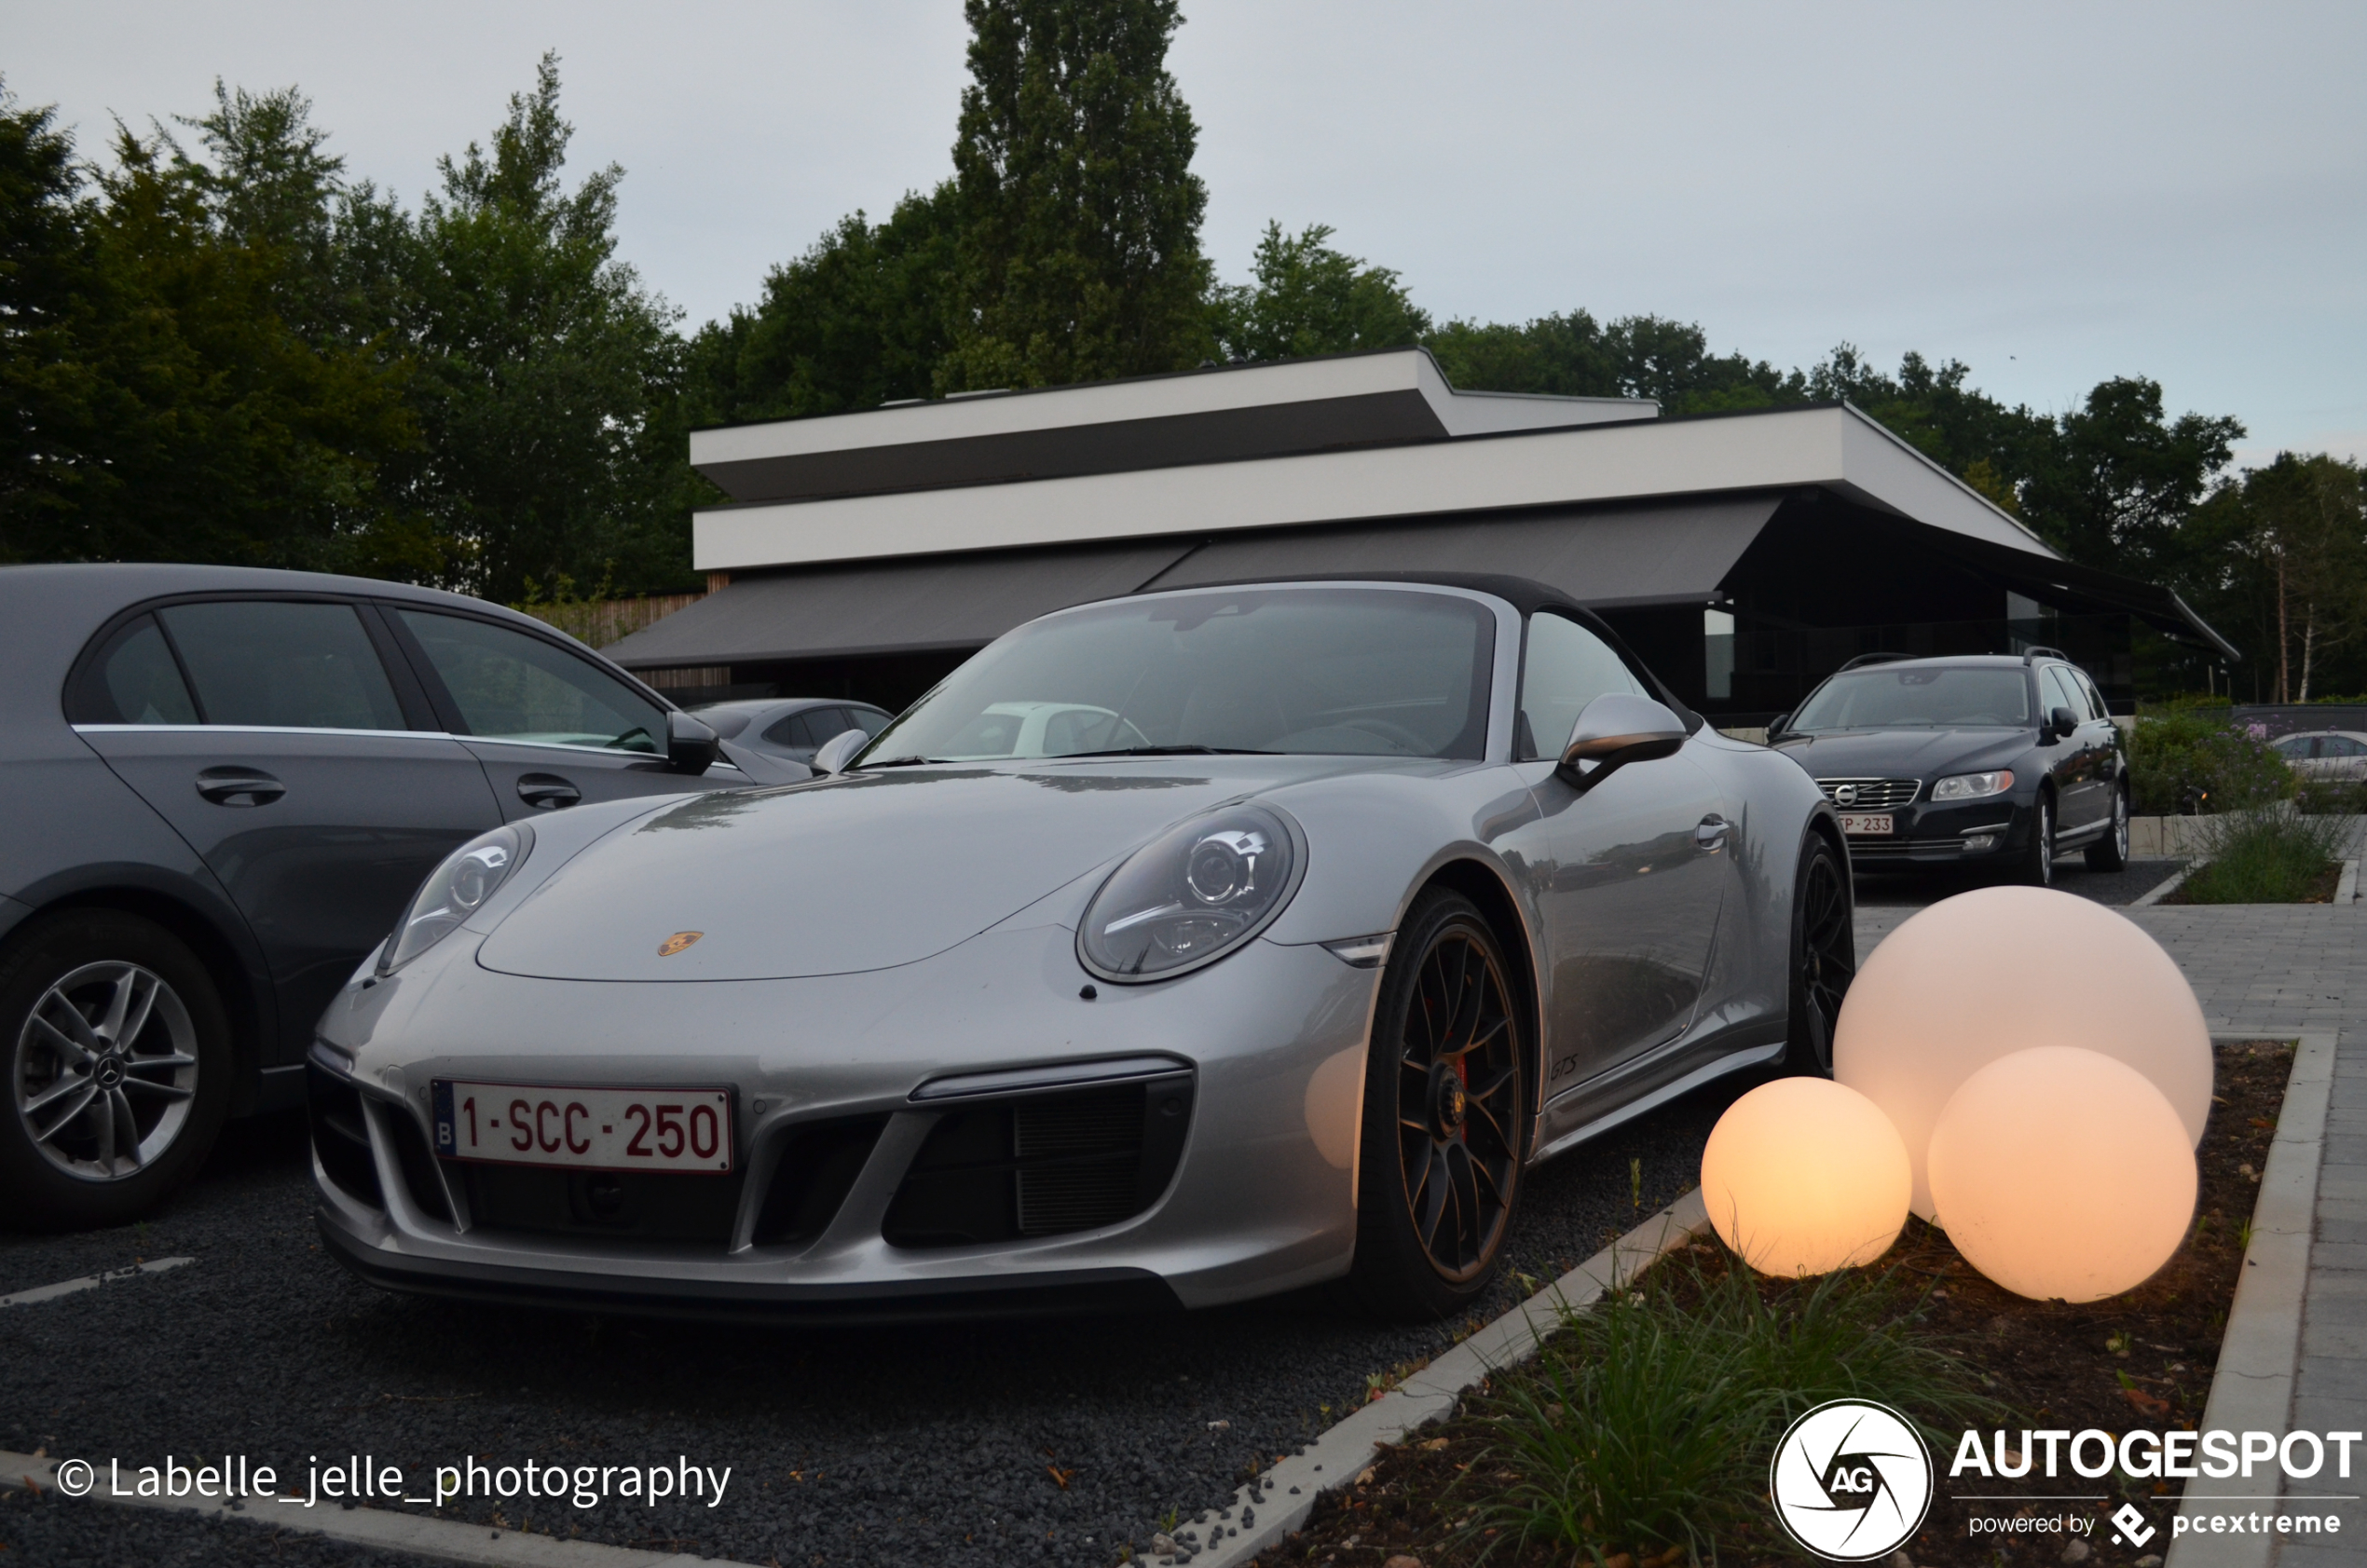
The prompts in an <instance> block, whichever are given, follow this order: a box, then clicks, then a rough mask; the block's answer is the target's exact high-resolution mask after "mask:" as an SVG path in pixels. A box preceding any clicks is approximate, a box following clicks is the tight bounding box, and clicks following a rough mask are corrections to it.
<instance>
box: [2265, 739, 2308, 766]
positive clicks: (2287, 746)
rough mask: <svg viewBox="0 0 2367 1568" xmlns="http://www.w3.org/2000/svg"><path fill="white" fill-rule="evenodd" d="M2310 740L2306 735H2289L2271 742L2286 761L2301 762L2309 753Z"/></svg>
mask: <svg viewBox="0 0 2367 1568" xmlns="http://www.w3.org/2000/svg"><path fill="white" fill-rule="evenodd" d="M2309 740H2310V738H2309V737H2308V736H2306V735H2288V736H2286V737H2285V738H2284V739H2283V740H2281V741H2274V742H2271V743H2270V744H2272V745H2273V746H2275V747H2276V749H2277V751H2278V754H2279V755H2281V756H2282V757H2284V758H2285V760H2286V761H2288V762H2299V761H2300V760H2301V759H2302V758H2304V757H2307V756H2308V755H2309Z"/></svg>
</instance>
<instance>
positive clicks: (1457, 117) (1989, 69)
mask: <svg viewBox="0 0 2367 1568" xmlns="http://www.w3.org/2000/svg"><path fill="white" fill-rule="evenodd" d="M1185 14H1186V17H1187V19H1188V20H1187V23H1186V25H1185V26H1184V28H1183V31H1182V33H1181V34H1180V35H1179V37H1178V40H1177V43H1176V47H1175V49H1174V52H1173V53H1172V55H1171V56H1170V63H1171V65H1172V67H1173V69H1174V71H1175V74H1176V76H1177V78H1178V79H1179V80H1180V82H1181V83H1182V85H1183V93H1184V96H1185V98H1186V99H1187V100H1188V101H1189V102H1190V103H1191V105H1192V108H1193V111H1194V113H1195V114H1196V116H1197V118H1198V121H1199V126H1200V151H1199V157H1198V160H1197V169H1198V171H1199V173H1200V175H1201V177H1202V178H1203V179H1205V180H1206V181H1207V183H1208V186H1209V191H1210V203H1209V220H1208V227H1207V230H1206V234H1205V243H1206V245H1207V248H1208V250H1209V252H1211V254H1212V255H1213V256H1214V257H1215V259H1216V262H1217V266H1218V268H1219V270H1220V272H1221V273H1222V274H1224V275H1225V276H1226V277H1228V278H1234V279H1238V278H1240V277H1243V276H1244V275H1246V273H1247V270H1248V264H1249V257H1250V252H1251V248H1252V245H1253V244H1254V242H1255V240H1256V237H1257V234H1258V232H1259V230H1260V229H1261V228H1262V227H1263V226H1264V225H1265V223H1266V220H1267V219H1268V218H1278V219H1279V220H1281V222H1282V223H1283V224H1284V225H1288V226H1291V227H1296V226H1298V225H1303V224H1307V223H1313V222H1320V223H1327V224H1330V225H1333V226H1334V228H1336V229H1337V230H1338V231H1339V233H1338V238H1337V239H1335V241H1334V243H1336V244H1338V245H1340V246H1342V247H1343V248H1344V249H1347V250H1348V251H1349V252H1352V253H1354V254H1358V255H1361V256H1364V257H1367V258H1369V259H1371V260H1373V261H1375V262H1379V263H1382V264H1384V265H1387V266H1393V267H1395V268H1397V269H1398V270H1399V271H1400V272H1402V274H1403V275H1404V279H1405V281H1406V283H1407V284H1408V285H1409V286H1410V288H1411V289H1412V292H1413V294H1414V297H1415V299H1416V301H1417V302H1418V303H1420V304H1421V305H1422V306H1424V307H1426V308H1428V309H1429V310H1430V311H1431V312H1432V313H1433V314H1434V315H1436V316H1438V317H1440V318H1442V319H1443V318H1447V317H1453V316H1464V317H1471V318H1475V319H1479V320H1526V319H1527V318H1529V317H1531V316H1535V315H1538V314H1540V313H1542V312H1546V311H1553V310H1567V309H1572V308H1576V307H1585V308H1587V309H1590V310H1592V311H1594V313H1595V314H1596V315H1597V316H1602V317H1608V316H1615V315H1620V314H1625V313H1629V312H1651V313H1655V314H1660V315H1664V316H1674V317H1678V318H1681V319H1684V320H1695V321H1698V322H1700V323H1701V325H1702V326H1703V328H1704V329H1705V330H1706V331H1707V332H1708V334H1709V338H1710V342H1711V345H1712V347H1713V348H1717V349H1719V350H1726V349H1733V348H1739V349H1742V350H1744V351H1745V352H1747V353H1749V354H1750V355H1752V356H1753V357H1755V358H1764V359H1770V360H1772V361H1775V362H1776V363H1778V364H1780V365H1794V364H1799V365H1806V364H1810V363H1813V361H1816V360H1817V359H1819V358H1820V357H1822V356H1823V354H1824V353H1825V352H1826V351H1827V349H1829V348H1831V347H1832V346H1833V345H1834V344H1836V343H1837V342H1840V341H1841V340H1843V339H1847V340H1849V341H1851V342H1854V343H1855V344H1856V345H1858V346H1859V348H1862V349H1864V350H1865V351H1867V352H1868V354H1869V355H1871V356H1872V357H1873V358H1874V359H1875V360H1876V361H1878V362H1881V363H1882V364H1884V365H1886V366H1888V365H1895V362H1896V361H1897V358H1898V356H1899V354H1900V353H1901V352H1903V351H1904V350H1906V349H1909V348H1920V349H1922V351H1923V352H1924V353H1925V354H1927V355H1929V356H1931V357H1933V358H1935V359H1943V358H1948V357H1950V356H1953V357H1955V358H1958V359H1962V360H1964V361H1967V362H1968V363H1970V364H1971V365H1972V367H1973V379H1974V381H1975V383H1976V384H1977V385H1978V386H1980V387H1982V388H1984V389H1987V390H1989V391H1990V392H1991V393H1992V394H1995V395H1997V396H2000V397H2003V398H2004V399H2007V400H2009V401H2013V402H2030V403H2032V405H2034V406H2036V407H2038V408H2041V409H2044V410H2048V411H2054V410H2059V409H2062V408H2064V407H2067V406H2070V405H2072V404H2073V403H2074V402H2076V401H2077V400H2078V399H2079V398H2080V397H2081V396H2082V395H2083V394H2084V393H2085V392H2086V391H2087V389H2088V388H2089V387H2090V386H2092V385H2093V384H2094V383H2095V382H2097V381H2098V380H2100V379H2101V378H2102V377H2105V376H2108V375H2151V376H2154V377H2155V378H2157V379H2159V380H2160V381H2161V382H2162V383H2163V384H2164V385H2165V387H2166V389H2167V392H2168V398H2169V405H2170V408H2171V411H2172V412H2173V413H2176V412H2179V411H2182V410H2186V409H2196V410H2199V411H2202V412H2205V413H2211V414H2233V415H2236V416H2238V417H2239V418H2241V419H2242V420H2243V421H2244V423H2245V424H2246V425H2247V426H2248V427H2249V428H2250V429H2251V438H2250V440H2249V441H2247V443H2245V450H2244V456H2245V457H2247V458H2249V459H2251V460H2255V461H2256V460H2260V459H2261V458H2264V457H2265V456H2266V455H2267V454H2269V453H2271V452H2273V451H2275V450H2276V449H2278V447H2294V448H2299V449H2305V450H2328V449H2331V450H2333V451H2336V452H2339V453H2345V454H2348V455H2352V456H2360V455H2367V378H2363V377H2362V372H2361V367H2362V365H2367V290H2362V288H2361V283H2362V266H2361V260H2362V257H2363V256H2367V243H2363V242H2367V6H2361V5H2359V4H2357V0H2347V3H2335V4H2313V5H2300V4H2292V5H2262V4H2259V3H2257V0H2254V3H2251V4H2210V5H2203V4H2170V3H2164V0H2152V3H2148V4H2141V5H2131V4H2115V5H2105V4H2088V5H2078V6H2068V5H2063V4H2061V3H2059V0H2055V3H2049V4H2044V5H2004V4H1993V3H1992V4H1984V5H1979V6H1972V5H1957V6H1950V7H1940V6H1926V5H1901V4H1897V3H1895V0H1891V3H1887V4H1879V5H1844V4H1820V5H1797V4H1796V5H1789V6H1772V5H1764V4H1758V5H1747V6H1745V5H1731V6H1718V5H1695V6H1689V7H1674V6H1636V5H1634V4H1632V3H1629V4H1621V5H1580V4H1545V3H1503V4H1480V3H1469V4H1460V5H1446V4H1441V3H1439V0H1428V3H1425V4H1418V5H1417V4H1412V3H1395V0H1298V3H1293V0H1185ZM966 37H967V34H966V30H965V27H964V25H963V21H962V15H961V7H960V5H959V3H958V0H861V3H857V0H843V3H838V4H816V3H799V0H770V3H766V4H753V3H737V0H710V3H686V0H677V3H676V4H673V5H670V6H651V5H649V4H646V3H638V4H618V3H609V0H571V3H569V4H565V5H555V4H526V3H507V4H497V5H487V4H486V3H484V0H474V3H471V4H448V3H438V4H417V3H406V4H387V3H385V0H378V3H376V4H371V5H350V4H337V3H331V0H306V3H304V4H289V3H280V0H255V3H249V4H222V3H207V0H172V3H171V4H134V3H127V0H113V3H111V0H77V3H76V4H75V5H72V6H64V5H36V4H31V3H27V0H19V4H18V5H13V6H10V7H7V10H6V12H5V13H0V70H5V71H6V74H7V85H8V87H9V88H10V89H12V90H13V91H14V92H15V93H17V94H18V96H19V98H20V100H21V102H30V103H52V102H54V103H56V104H58V105H59V107H60V110H61V113H62V117H63V118H65V119H66V120H67V121H69V122H70V123H72V124H73V125H75V127H76V128H77V129H78V130H79V132H80V135H81V138H82V144H83V146H84V148H85V149H86V150H87V151H91V152H97V151H99V150H100V149H101V147H102V145H103V141H104V139H105V136H106V134H107V131H108V128H109V116H122V117H123V118H125V119H127V120H130V121H131V122H133V123H135V124H144V122H145V120H146V119H147V118H148V116H170V115H172V114H176V113H178V114H198V113H202V112H203V110H204V109H205V108H206V106H207V104H208V102H209V101H210V94H211V92H212V82H213V79H214V77H215V76H216V75H220V76H222V77H224V78H226V80H228V81H229V82H230V83H231V84H232V85H234V86H245V87H249V88H253V89H265V88H272V87H280V86H285V85H288V84H290V83H294V84H296V85H298V86H300V87H302V88H303V89H304V90H305V91H306V92H308V94H310V95H311V97H312V98H313V100H314V102H315V113H316V116H317V118H318V120H319V121H320V123H321V124H322V125H324V126H326V127H327V128H328V129H329V130H331V131H332V132H333V133H334V140H333V141H332V143H331V148H332V150H333V151H335V152H338V153H341V154H342V155H343V156H344V157H345V158H346V160H347V166H348V169H349V171H350V172H352V173H354V174H357V175H366V176H368V177H370V178H372V179H375V180H376V181H377V182H378V183H379V184H381V185H390V186H392V187H393V188H394V189H395V190H396V191H397V192H398V193H400V195H401V196H402V197H403V198H404V200H405V201H406V203H409V202H416V200H417V197H418V195H419V193H420V192H421V191H422V190H423V189H424V188H426V187H427V186H429V185H430V184H431V182H432V181H433V179H434V162H435V158H436V157H437V155H438V154H441V153H445V152H451V151H456V150H458V148H460V147H461V146H463V145H464V144H465V143H467V142H468V141H470V140H471V139H472V138H475V139H478V140H483V139H484V138H485V136H486V133H487V131H488V130H490V129H491V128H492V127H493V126H494V125H495V124H496V123H497V122H498V120H499V117H500V116H501V112H502V105H503V102H504V101H505V100H506V98H507V95H508V94H510V93H511V92H513V91H515V90H518V89H521V88H523V87H525V86H527V85H528V84H529V83H530V82H531V80H532V75H533V67H534V61H535V59H536V57H537V56H538V55H539V54H540V52H541V51H542V50H543V49H545V48H556V49H558V50H559V51H560V53H561V55H562V56H563V58H564V67H563V70H564V82H565V97H564V101H563V102H564V107H565V111H566V113H567V115H568V117H569V118H570V119H571V120H572V121H573V122H574V124H575V126H576V129H577V138H576V142H575V153H576V159H577V167H578V169H579V171H582V170H590V169H592V168H594V167H596V166H597V165H598V164H600V163H604V162H608V161H610V160H613V161H615V162H618V163H621V164H623V166H624V167H625V169H626V170H627V175H626V179H625V182H624V186H623V216H622V222H621V227H622V235H623V254H624V256H625V257H626V259H628V260H630V261H631V262H633V263H634V265H635V266H637V267H639V268H640V270H641V272H642V274H643V276H644V278H645V279H646V280H647V281H648V282H649V283H650V286H651V287H653V288H655V289H656V290H658V291H659V292H661V293H664V295H665V296H666V297H667V298H669V299H671V300H673V301H674V302H675V303H676V304H677V305H678V306H680V307H683V308H684V309H685V310H686V311H687V312H688V315H689V322H690V323H691V324H695V323H696V322H698V321H701V320H707V319H709V318H711V317H714V316H717V315H719V314H721V313H722V312H724V311H725V310H727V309H729V308H730V307H732V305H733V304H735V303H743V302H746V301H749V300H752V299H753V298H755V297H756V294H757V292H758V289H759V281H760V280H761V278H762V276H763V274H764V271H765V269H766V267H767V266H771V265H772V264H773V263H775V262H778V261H781V260H783V259H785V258H787V257H789V256H791V255H794V254H795V253H797V252H800V251H801V250H803V249H804V248H805V247H806V246H807V245H808V244H810V243H811V242H812V241H813V239H814V237H815V236H816V235H817V234H819V233H820V232H821V231H822V229H823V228H824V227H825V226H826V225H828V224H830V223H831V222H833V221H834V220H835V219H837V218H838V217H839V216H840V215H841V213H844V212H846V211H851V210H853V209H855V208H857V207H861V208H866V209H868V210H869V211H871V212H872V213H873V214H874V215H875V216H877V215H879V214H882V213H883V212H884V211H886V210H887V209H888V208H889V207H890V206H891V205H893V203H894V202H895V200H896V198H897V196H898V195H899V194H901V193H902V192H903V191H905V190H907V189H910V188H913V187H922V186H926V185H929V184H934V183H935V182H936V181H937V180H938V179H940V178H942V177H943V176H944V175H945V174H946V173H948V172H949V171H950V170H951V157H950V154H949V151H948V149H949V147H950V145H951V141H952V137H953V128H954V116H955V114H956V110H957V106H958V105H957V100H958V97H959V94H960V92H961V89H962V85H963V82H964V80H965V72H964V68H963V58H962V56H963V48H964V45H965V41H966Z"/></svg>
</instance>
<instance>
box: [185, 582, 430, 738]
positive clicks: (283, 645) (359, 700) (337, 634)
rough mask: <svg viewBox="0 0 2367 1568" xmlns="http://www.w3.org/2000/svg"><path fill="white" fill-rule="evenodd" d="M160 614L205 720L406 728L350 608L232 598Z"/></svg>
mask: <svg viewBox="0 0 2367 1568" xmlns="http://www.w3.org/2000/svg"><path fill="white" fill-rule="evenodd" d="M157 620H161V621H162V622H163V623H164V629H165V631H166V633H167V634H170V635H171V638H172V646H173V647H174V648H177V649H179V650H180V654H181V662H182V664H183V665H184V666H185V667H186V668H187V670H188V672H189V681H190V684H191V685H193V686H194V687H196V688H197V701H198V708H199V709H200V710H201V711H202V712H203V713H204V715H205V721H206V722H207V723H208V724H253V725H267V726H270V727H272V728H275V729H406V728H408V726H406V725H405V724H404V719H403V705H402V704H401V703H400V702H396V701H395V698H394V687H393V686H392V684H391V683H390V682H389V681H388V680H387V673H386V667H385V666H384V665H382V664H380V663H379V662H378V652H377V649H376V648H373V647H371V645H370V634H368V633H367V632H365V631H363V629H362V618H361V616H360V614H359V613H357V612H356V611H355V609H354V608H353V607H352V606H351V605H302V604H292V603H289V602H287V601H284V600H268V599H265V600H243V601H241V600H230V601H225V602H222V603H216V604H202V605H173V606H171V607H167V608H165V609H161V610H158V611H157Z"/></svg>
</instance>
